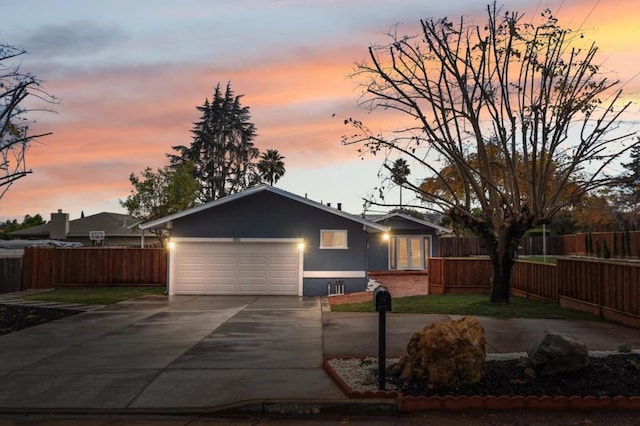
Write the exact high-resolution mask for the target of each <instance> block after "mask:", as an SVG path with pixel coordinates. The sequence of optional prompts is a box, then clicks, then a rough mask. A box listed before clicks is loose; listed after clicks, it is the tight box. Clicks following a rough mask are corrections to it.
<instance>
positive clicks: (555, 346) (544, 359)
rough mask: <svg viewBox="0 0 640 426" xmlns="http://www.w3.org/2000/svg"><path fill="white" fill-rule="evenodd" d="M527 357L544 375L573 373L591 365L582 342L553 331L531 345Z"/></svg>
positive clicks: (537, 371) (547, 332) (549, 331)
mask: <svg viewBox="0 0 640 426" xmlns="http://www.w3.org/2000/svg"><path fill="white" fill-rule="evenodd" d="M527 355H528V356H529V359H530V360H531V364H532V366H533V368H534V369H535V370H536V373H538V374H543V375H552V374H562V373H573V372H576V371H580V370H582V369H583V368H585V367H586V366H588V365H589V351H587V347H586V345H585V344H584V343H583V342H582V341H580V340H579V339H576V338H575V337H573V336H568V335H564V334H561V333H557V332H555V331H551V330H547V331H546V332H545V334H544V336H542V337H540V338H538V339H537V340H536V341H534V342H533V343H531V345H529V347H528V348H527Z"/></svg>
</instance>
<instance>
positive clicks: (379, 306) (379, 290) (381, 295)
mask: <svg viewBox="0 0 640 426" xmlns="http://www.w3.org/2000/svg"><path fill="white" fill-rule="evenodd" d="M373 306H374V307H375V309H376V311H378V312H386V311H390V310H391V293H389V290H387V288H386V287H383V286H378V287H376V289H375V290H374V291H373Z"/></svg>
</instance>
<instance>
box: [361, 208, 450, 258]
mask: <svg viewBox="0 0 640 426" xmlns="http://www.w3.org/2000/svg"><path fill="white" fill-rule="evenodd" d="M366 217H367V219H369V220H371V221H372V222H375V223H377V224H380V225H384V226H386V227H388V228H390V230H389V232H388V238H387V240H381V239H377V240H372V241H371V242H370V244H369V262H368V265H369V271H394V270H398V271H403V270H404V271H422V270H427V269H428V265H429V263H428V261H429V258H430V257H436V256H438V235H439V234H442V233H448V232H451V230H450V229H448V228H445V227H442V226H439V225H435V224H433V223H430V222H427V221H425V220H421V219H418V218H416V217H413V216H410V215H407V214H404V213H389V214H386V215H375V216H374V215H371V216H366Z"/></svg>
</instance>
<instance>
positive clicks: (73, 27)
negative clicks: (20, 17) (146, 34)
mask: <svg viewBox="0 0 640 426" xmlns="http://www.w3.org/2000/svg"><path fill="white" fill-rule="evenodd" d="M127 38H128V37H127V36H126V34H125V33H124V31H123V30H122V29H121V28H119V27H117V26H115V25H107V24H103V23H98V22H95V21H89V20H76V21H70V22H67V23H66V24H64V25H43V26H41V27H39V28H37V29H36V30H35V31H33V32H32V33H31V34H29V35H28V36H27V37H26V39H25V40H24V42H23V44H24V46H25V48H26V49H27V50H28V51H29V52H31V53H33V54H36V55H38V56H41V57H53V56H56V57H72V56H84V55H93V54H95V53H96V52H99V51H102V50H104V49H106V48H108V47H111V46H113V45H114V44H117V43H120V42H122V41H125V40H127Z"/></svg>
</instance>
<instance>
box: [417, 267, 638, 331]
mask: <svg viewBox="0 0 640 426" xmlns="http://www.w3.org/2000/svg"><path fill="white" fill-rule="evenodd" d="M429 268H430V273H431V275H430V283H429V293H430V294H445V293H486V292H488V291H489V290H490V284H489V283H490V279H491V275H492V271H491V261H490V260H489V259H481V258H431V259H429ZM511 293H512V294H513V295H515V296H521V297H527V298H531V299H537V300H544V301H548V302H551V303H555V304H559V305H561V306H565V307H569V308H574V309H579V310H582V311H585V312H590V313H593V314H595V315H599V316H600V317H602V318H605V319H610V320H614V321H618V322H621V323H623V324H626V325H630V326H633V327H640V262H621V261H603V260H595V259H572V258H559V259H558V262H557V264H556V265H551V264H546V263H534V262H527V261H523V260H518V261H517V262H516V265H515V267H514V270H513V274H512V281H511Z"/></svg>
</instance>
